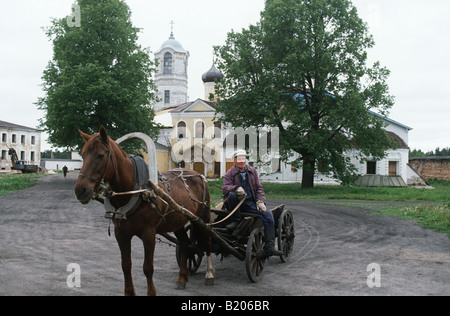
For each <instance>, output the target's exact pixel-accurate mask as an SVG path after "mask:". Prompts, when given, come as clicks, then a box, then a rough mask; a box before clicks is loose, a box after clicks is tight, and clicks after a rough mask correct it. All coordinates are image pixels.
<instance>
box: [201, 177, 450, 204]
mask: <svg viewBox="0 0 450 316" xmlns="http://www.w3.org/2000/svg"><path fill="white" fill-rule="evenodd" d="M222 184H223V180H218V181H214V182H210V183H209V188H210V191H211V197H212V198H214V199H220V198H222V192H221V187H222ZM430 184H431V185H432V186H433V187H434V189H432V190H431V189H417V188H414V187H408V188H385V187H377V188H368V187H360V186H330V185H328V186H325V185H324V186H315V187H314V188H313V189H302V188H301V185H300V184H299V183H263V187H264V191H265V193H266V198H267V199H268V200H270V199H285V200H311V199H318V200H364V201H382V202H432V203H450V181H431V183H430Z"/></svg>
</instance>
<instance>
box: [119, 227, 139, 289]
mask: <svg viewBox="0 0 450 316" xmlns="http://www.w3.org/2000/svg"><path fill="white" fill-rule="evenodd" d="M115 236H116V240H117V243H118V244H119V248H120V254H121V256H122V271H123V276H124V278H125V290H124V295H125V296H136V292H135V290H134V285H133V279H132V276H131V237H128V236H125V235H124V234H121V233H120V232H118V231H117V230H116V232H115Z"/></svg>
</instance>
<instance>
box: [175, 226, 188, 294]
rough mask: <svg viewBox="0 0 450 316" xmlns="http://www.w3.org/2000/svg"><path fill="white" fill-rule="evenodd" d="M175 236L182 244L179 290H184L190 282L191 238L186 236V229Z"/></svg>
mask: <svg viewBox="0 0 450 316" xmlns="http://www.w3.org/2000/svg"><path fill="white" fill-rule="evenodd" d="M175 236H177V239H178V241H179V243H180V253H181V256H180V257H181V258H180V272H179V273H178V280H177V289H179V290H183V289H185V288H186V283H187V282H188V281H189V269H188V265H187V261H188V256H189V237H188V235H187V234H186V230H185V229H184V227H183V228H182V229H180V230H178V231H176V232H175Z"/></svg>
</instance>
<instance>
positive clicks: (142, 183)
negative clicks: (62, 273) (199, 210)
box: [78, 143, 209, 220]
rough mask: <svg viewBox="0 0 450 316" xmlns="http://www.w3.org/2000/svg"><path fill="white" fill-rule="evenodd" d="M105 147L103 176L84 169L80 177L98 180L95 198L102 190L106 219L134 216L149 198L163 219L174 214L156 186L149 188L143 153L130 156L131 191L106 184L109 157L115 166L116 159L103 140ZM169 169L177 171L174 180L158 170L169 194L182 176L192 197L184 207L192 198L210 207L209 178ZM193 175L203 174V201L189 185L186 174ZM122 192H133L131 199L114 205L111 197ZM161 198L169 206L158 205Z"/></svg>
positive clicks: (125, 218) (173, 173) (160, 179)
mask: <svg viewBox="0 0 450 316" xmlns="http://www.w3.org/2000/svg"><path fill="white" fill-rule="evenodd" d="M103 144H104V145H105V146H106V148H107V149H108V161H107V163H106V167H105V170H104V172H103V175H102V177H101V178H100V179H94V178H91V177H89V176H87V175H85V174H83V173H81V172H80V173H79V175H78V177H84V178H86V179H89V180H90V181H92V182H94V183H96V184H97V189H96V192H95V194H94V196H93V198H92V199H93V200H95V199H97V198H98V197H99V196H100V195H101V194H103V195H104V207H105V210H106V213H105V218H107V219H118V220H127V219H128V218H129V217H130V216H132V215H133V214H134V213H135V212H136V211H137V210H138V209H139V207H140V206H141V204H142V202H143V201H145V202H149V203H151V204H152V207H154V208H155V209H157V211H158V213H159V215H160V216H161V220H164V219H165V217H166V216H167V215H169V214H171V213H172V212H174V211H175V210H172V211H170V212H169V209H170V207H169V205H168V204H167V202H165V201H164V200H163V199H161V198H159V197H158V196H156V194H155V193H154V191H153V190H150V189H149V187H148V186H147V181H148V180H149V172H148V165H147V164H146V163H145V161H144V160H143V159H142V158H140V157H134V156H130V159H131V161H132V162H133V165H134V186H133V191H128V192H118V193H116V192H114V191H112V190H110V189H108V188H106V187H105V186H104V185H103V183H104V178H105V176H106V173H107V171H108V167H109V164H110V161H111V163H112V166H113V168H114V169H115V162H114V159H113V155H112V150H111V148H110V147H109V145H108V144H106V143H103ZM170 173H171V174H172V175H174V176H175V177H174V178H173V179H171V180H169V179H168V178H167V177H166V176H165V175H162V174H160V173H159V172H158V181H159V182H161V183H162V184H163V185H164V187H165V189H166V192H167V193H168V194H170V191H171V183H172V182H173V181H175V180H181V181H182V183H183V184H184V187H185V188H186V191H187V193H188V195H189V198H188V200H187V202H186V203H184V204H183V205H182V207H184V206H186V205H187V204H189V202H191V201H194V202H196V203H199V204H203V205H205V206H207V207H209V203H208V201H206V178H205V177H204V176H203V175H199V174H196V175H186V174H184V170H183V169H175V170H172V171H170ZM192 177H200V178H201V179H202V180H203V181H202V184H203V201H200V200H198V199H196V198H195V197H193V196H192V194H191V192H190V190H189V185H188V184H187V181H186V180H187V178H192ZM123 195H131V198H130V200H129V201H128V203H127V204H126V205H124V206H122V207H115V206H114V205H113V203H112V202H111V198H113V197H115V196H123ZM157 198H159V199H160V200H161V201H162V202H163V203H165V204H166V208H165V210H162V211H161V210H159V209H158V208H157V207H156V199H157Z"/></svg>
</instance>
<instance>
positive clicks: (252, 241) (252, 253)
mask: <svg viewBox="0 0 450 316" xmlns="http://www.w3.org/2000/svg"><path fill="white" fill-rule="evenodd" d="M265 263H266V257H265V256H264V228H263V227H257V228H255V229H253V230H252V232H251V233H250V237H249V238H248V242H247V249H246V252H245V268H246V270H247V276H248V278H249V279H250V281H252V282H253V283H257V282H258V280H259V279H260V278H261V275H262V273H263V270H264V264H265Z"/></svg>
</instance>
